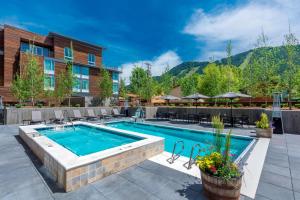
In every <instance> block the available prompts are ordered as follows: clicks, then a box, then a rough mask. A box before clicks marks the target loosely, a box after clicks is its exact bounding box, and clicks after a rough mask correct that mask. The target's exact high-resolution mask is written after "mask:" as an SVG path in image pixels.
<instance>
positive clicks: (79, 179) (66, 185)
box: [19, 129, 164, 192]
mask: <svg viewBox="0 0 300 200" xmlns="http://www.w3.org/2000/svg"><path fill="white" fill-rule="evenodd" d="M19 135H20V137H21V138H22V139H23V140H24V142H25V143H26V144H27V145H28V146H29V147H30V149H31V150H32V151H33V153H34V154H35V155H36V156H37V157H38V158H39V159H40V160H41V162H42V163H43V164H44V166H45V168H46V169H47V171H48V172H49V173H50V174H51V176H52V178H53V180H55V181H56V183H57V184H58V186H60V187H61V188H63V189H64V190H65V191H66V192H69V191H72V190H76V189H78V188H80V187H82V186H84V185H87V184H89V183H92V182H94V181H96V180H99V179H102V178H104V177H106V176H109V175H111V174H113V173H116V172H119V171H121V170H123V169H126V168H128V167H131V166H132V165H135V164H138V163H140V162H142V161H144V160H146V159H148V158H151V157H153V156H155V155H158V154H160V153H162V152H163V151H164V140H159V141H156V142H153V143H150V144H145V145H143V146H139V147H136V148H134V149H131V150H128V151H124V152H120V153H118V154H115V155H112V156H110V157H105V158H103V159H99V160H96V161H93V162H92V163H87V164H84V165H81V166H78V167H74V168H71V169H66V168H65V167H64V166H63V165H61V164H60V163H59V162H57V161H56V160H55V159H54V158H53V157H52V156H51V155H49V153H48V152H47V151H45V150H44V149H43V148H42V147H40V146H39V144H37V143H36V141H34V138H35V137H36V135H34V134H32V133H25V132H24V131H23V130H22V129H20V130H19Z"/></svg>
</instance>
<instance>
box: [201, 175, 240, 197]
mask: <svg viewBox="0 0 300 200" xmlns="http://www.w3.org/2000/svg"><path fill="white" fill-rule="evenodd" d="M200 171H201V170H200ZM201 180H202V186H203V190H204V194H205V195H206V196H207V197H208V199H211V200H221V199H222V200H238V199H240V194H241V186H242V176H241V177H239V178H234V179H231V180H229V181H225V180H223V179H221V178H219V177H214V176H211V175H209V174H207V173H205V172H202V171H201Z"/></svg>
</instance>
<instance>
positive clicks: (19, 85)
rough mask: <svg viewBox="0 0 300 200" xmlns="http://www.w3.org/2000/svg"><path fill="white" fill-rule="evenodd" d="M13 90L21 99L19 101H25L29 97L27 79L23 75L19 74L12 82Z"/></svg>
mask: <svg viewBox="0 0 300 200" xmlns="http://www.w3.org/2000/svg"><path fill="white" fill-rule="evenodd" d="M10 90H11V92H12V93H13V95H14V96H15V97H16V98H17V99H18V100H19V103H21V102H23V101H24V100H26V99H27V98H28V91H27V89H26V81H25V80H24V79H23V78H22V76H21V75H19V74H17V75H16V77H15V79H14V80H13V82H12V85H11V88H10Z"/></svg>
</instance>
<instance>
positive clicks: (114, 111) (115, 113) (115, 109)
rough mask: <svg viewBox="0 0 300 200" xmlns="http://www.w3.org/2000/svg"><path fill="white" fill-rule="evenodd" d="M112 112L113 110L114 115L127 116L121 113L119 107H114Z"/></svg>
mask: <svg viewBox="0 0 300 200" xmlns="http://www.w3.org/2000/svg"><path fill="white" fill-rule="evenodd" d="M111 112H112V116H113V117H125V115H124V114H120V112H119V110H118V109H117V108H113V109H112V111H111Z"/></svg>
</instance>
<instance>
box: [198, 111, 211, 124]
mask: <svg viewBox="0 0 300 200" xmlns="http://www.w3.org/2000/svg"><path fill="white" fill-rule="evenodd" d="M204 122H205V123H207V124H208V123H209V122H210V114H206V113H199V123H200V124H202V123H204Z"/></svg>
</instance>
